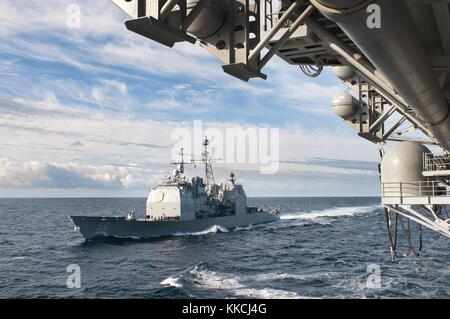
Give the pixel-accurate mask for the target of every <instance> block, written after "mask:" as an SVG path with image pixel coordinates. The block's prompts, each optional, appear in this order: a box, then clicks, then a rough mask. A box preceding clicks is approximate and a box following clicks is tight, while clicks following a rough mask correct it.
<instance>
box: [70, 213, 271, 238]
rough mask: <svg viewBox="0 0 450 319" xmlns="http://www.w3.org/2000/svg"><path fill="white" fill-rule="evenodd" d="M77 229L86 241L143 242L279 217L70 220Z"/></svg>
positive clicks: (252, 223)
mask: <svg viewBox="0 0 450 319" xmlns="http://www.w3.org/2000/svg"><path fill="white" fill-rule="evenodd" d="M69 218H70V219H71V220H72V223H73V224H74V225H75V227H76V229H77V230H78V231H79V232H80V233H81V234H82V235H83V237H84V238H86V239H93V238H99V237H114V238H133V239H145V238H154V237H163V236H174V235H178V234H193V233H199V232H203V231H207V230H208V229H211V227H214V226H218V227H220V228H223V229H227V230H230V229H234V228H236V227H246V226H249V225H258V224H265V223H270V222H274V221H277V220H279V216H278V215H272V214H268V213H252V214H245V215H243V216H242V215H241V216H222V217H212V218H205V219H196V220H189V221H147V220H142V219H135V220H127V219H126V218H125V217H101V216H69Z"/></svg>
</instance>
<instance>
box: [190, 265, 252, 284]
mask: <svg viewBox="0 0 450 319" xmlns="http://www.w3.org/2000/svg"><path fill="white" fill-rule="evenodd" d="M189 273H191V274H192V275H194V276H195V278H196V281H197V283H198V285H199V286H201V287H205V288H212V289H238V288H242V287H244V286H243V285H242V284H241V283H240V282H239V277H237V276H227V275H223V274H219V273H217V272H215V271H211V270H205V269H199V267H198V266H196V267H194V268H193V269H192V270H190V271H189Z"/></svg>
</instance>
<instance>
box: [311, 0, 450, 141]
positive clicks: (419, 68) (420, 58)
mask: <svg viewBox="0 0 450 319" xmlns="http://www.w3.org/2000/svg"><path fill="white" fill-rule="evenodd" d="M311 3H313V4H314V5H315V6H316V7H317V8H318V9H319V10H320V11H321V13H322V14H324V15H325V16H326V17H327V18H328V19H330V20H332V21H334V22H336V23H337V24H338V25H339V26H340V27H341V28H342V29H343V30H344V31H345V33H346V34H347V36H349V37H350V38H351V40H352V41H353V42H354V43H355V44H356V45H357V46H358V48H359V49H360V50H361V51H362V52H363V53H364V54H365V55H366V57H367V58H368V59H369V60H370V62H371V63H372V64H373V65H374V66H375V67H376V68H377V70H379V71H380V72H381V73H382V74H383V75H384V76H385V77H386V79H387V81H388V82H389V83H390V84H391V85H392V86H393V88H394V89H395V90H396V91H397V92H399V94H400V95H401V97H402V98H403V99H404V100H405V101H406V102H407V103H408V105H409V107H411V108H412V109H413V110H414V112H415V113H416V114H417V115H418V116H419V117H420V118H421V119H422V120H423V121H424V122H425V123H426V124H427V125H428V126H429V129H430V131H431V132H432V133H433V135H434V136H435V138H436V140H437V141H438V142H439V144H440V145H441V146H442V147H443V148H445V149H447V150H450V117H449V105H448V103H447V101H446V99H445V97H444V95H443V92H442V91H441V89H440V86H439V82H438V79H437V77H436V74H435V73H434V70H433V68H432V65H431V62H430V59H429V58H428V56H427V53H426V50H425V46H424V44H423V42H422V41H421V39H420V37H419V35H418V31H417V29H416V26H415V23H414V20H413V18H412V16H411V13H410V10H409V7H408V6H407V4H406V2H405V1H404V0H395V1H393V0H378V1H376V2H375V4H376V5H377V8H379V10H380V11H379V12H380V27H376V26H373V25H372V26H369V25H368V23H367V21H368V18H369V15H370V12H371V11H370V12H368V11H367V6H368V5H370V4H373V3H374V1H363V0H311Z"/></svg>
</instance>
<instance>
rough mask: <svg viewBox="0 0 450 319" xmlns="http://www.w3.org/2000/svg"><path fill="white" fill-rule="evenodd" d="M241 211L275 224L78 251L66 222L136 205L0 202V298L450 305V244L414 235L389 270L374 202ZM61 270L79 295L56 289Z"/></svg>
mask: <svg viewBox="0 0 450 319" xmlns="http://www.w3.org/2000/svg"><path fill="white" fill-rule="evenodd" d="M249 201H250V203H251V204H257V205H261V206H265V207H279V208H280V210H281V212H282V217H281V220H280V221H278V222H275V223H271V224H267V225H259V226H253V227H252V226H250V227H246V228H241V229H235V230H232V231H228V232H223V231H221V230H220V228H219V227H213V228H211V229H208V230H205V231H204V232H201V233H196V234H177V235H176V236H169V237H164V238H158V239H151V240H117V239H115V240H112V239H103V240H94V241H90V242H86V241H85V240H84V239H83V237H82V236H81V235H80V234H79V233H77V232H75V231H74V230H73V225H72V224H71V222H70V220H69V219H68V217H67V216H68V215H69V214H86V215H105V216H117V215H124V214H126V212H127V211H128V210H131V209H134V210H135V211H136V212H137V214H138V215H140V216H144V209H145V208H144V207H145V199H144V198H132V199H130V198H126V199H125V198H117V199H114V198H103V199H100V198H99V199H93V198H89V199H81V198H80V199H0V298H449V297H450V268H449V260H450V258H449V257H450V245H449V244H450V239H447V238H441V237H440V235H436V234H433V233H431V232H430V231H425V233H424V248H423V252H422V254H421V255H420V256H419V257H410V256H405V257H402V258H399V259H397V260H395V261H391V258H390V250H389V244H388V236H387V231H386V222H385V220H384V213H383V210H382V208H381V206H380V199H379V198H251V199H250V200H249ZM72 264H76V265H78V266H79V267H80V272H81V273H80V279H81V288H72V289H70V288H68V287H67V285H66V281H67V278H68V276H69V275H70V273H68V272H67V267H68V266H69V265H72ZM374 269H375V270H377V269H378V271H375V272H373V271H374ZM374 274H375V275H377V278H379V280H376V281H375V282H376V284H375V285H374V284H370V283H373V281H371V280H369V279H370V278H373V277H371V275H374ZM378 274H379V276H378ZM368 281H369V285H368Z"/></svg>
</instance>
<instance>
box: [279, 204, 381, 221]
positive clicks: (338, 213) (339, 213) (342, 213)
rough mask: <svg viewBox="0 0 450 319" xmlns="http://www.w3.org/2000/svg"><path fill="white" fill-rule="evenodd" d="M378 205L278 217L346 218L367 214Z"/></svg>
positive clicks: (310, 218)
mask: <svg viewBox="0 0 450 319" xmlns="http://www.w3.org/2000/svg"><path fill="white" fill-rule="evenodd" d="M379 207H380V205H372V206H350V207H335V208H331V209H323V210H313V211H311V212H297V213H287V214H282V215H281V216H280V218H281V219H287V220H289V219H307V220H313V219H317V218H323V217H332V218H333V217H348V216H354V215H360V214H367V213H370V212H372V211H374V210H375V209H377V208H379Z"/></svg>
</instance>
